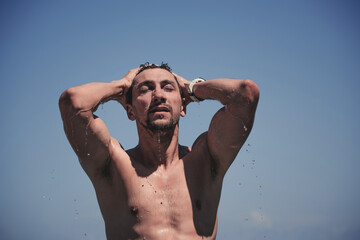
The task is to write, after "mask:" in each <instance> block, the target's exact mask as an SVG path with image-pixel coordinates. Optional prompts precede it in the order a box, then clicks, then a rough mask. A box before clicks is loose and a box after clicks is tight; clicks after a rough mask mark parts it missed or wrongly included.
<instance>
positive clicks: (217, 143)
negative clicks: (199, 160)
mask: <svg viewBox="0 0 360 240" xmlns="http://www.w3.org/2000/svg"><path fill="white" fill-rule="evenodd" d="M251 127H252V120H251V119H249V118H247V117H244V116H242V115H237V116H234V115H233V114H231V112H230V111H228V110H227V109H225V107H224V108H222V109H220V110H219V111H218V112H217V113H216V114H215V116H214V117H213V119H212V120H211V123H210V127H209V132H208V144H209V150H210V152H211V155H212V156H213V158H214V159H215V160H216V161H217V162H218V164H219V166H222V168H223V169H224V170H225V171H226V170H227V168H228V167H229V166H230V164H231V163H232V162H233V160H234V159H235V157H236V155H237V153H238V152H239V150H240V148H241V147H242V145H243V144H244V142H245V141H246V139H247V137H248V136H249V133H250V129H251Z"/></svg>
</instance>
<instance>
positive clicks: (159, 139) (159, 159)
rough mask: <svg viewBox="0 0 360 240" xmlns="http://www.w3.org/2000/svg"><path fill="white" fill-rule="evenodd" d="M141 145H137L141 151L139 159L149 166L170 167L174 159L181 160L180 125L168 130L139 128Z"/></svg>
mask: <svg viewBox="0 0 360 240" xmlns="http://www.w3.org/2000/svg"><path fill="white" fill-rule="evenodd" d="M138 133H139V145H138V146H137V147H136V148H137V150H138V151H139V154H140V156H141V157H140V158H139V161H141V163H142V164H143V165H144V166H146V167H148V168H158V167H160V166H162V167H163V168H165V169H166V168H168V167H169V166H170V165H171V164H172V163H174V161H177V160H179V151H178V150H179V146H178V140H179V139H178V137H179V126H178V125H176V126H175V129H173V130H168V131H154V132H153V131H151V130H148V129H144V128H143V127H140V128H138Z"/></svg>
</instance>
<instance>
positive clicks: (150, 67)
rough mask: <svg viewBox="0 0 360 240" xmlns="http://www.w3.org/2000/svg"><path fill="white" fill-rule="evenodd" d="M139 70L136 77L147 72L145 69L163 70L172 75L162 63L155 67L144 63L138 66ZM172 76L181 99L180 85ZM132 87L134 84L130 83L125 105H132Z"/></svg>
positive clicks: (165, 64) (169, 69)
mask: <svg viewBox="0 0 360 240" xmlns="http://www.w3.org/2000/svg"><path fill="white" fill-rule="evenodd" d="M139 68H140V69H139V71H138V73H137V74H136V76H137V75H139V74H140V73H141V72H143V71H145V70H147V69H154V68H160V69H164V70H166V71H168V72H170V73H172V71H171V68H170V67H169V65H168V64H167V63H163V62H161V65H156V64H153V63H149V62H146V63H144V64H141V65H140V66H139ZM173 76H174V78H175V81H176V83H177V85H178V87H179V90H180V96H181V97H183V92H182V89H181V87H180V84H179V82H178V80H177V77H176V76H175V75H174V74H173ZM133 87H134V82H133V83H132V85H131V87H130V88H129V90H128V91H127V93H126V103H128V104H130V105H131V104H132V90H133Z"/></svg>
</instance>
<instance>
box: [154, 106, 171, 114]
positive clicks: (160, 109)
mask: <svg viewBox="0 0 360 240" xmlns="http://www.w3.org/2000/svg"><path fill="white" fill-rule="evenodd" d="M156 112H170V108H169V107H167V106H164V105H159V106H156V107H153V108H151V109H150V111H149V113H156Z"/></svg>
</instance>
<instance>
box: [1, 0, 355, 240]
mask: <svg viewBox="0 0 360 240" xmlns="http://www.w3.org/2000/svg"><path fill="white" fill-rule="evenodd" d="M359 10H360V9H359V3H358V2H357V1H331V0H330V1H320V0H318V1H317V0H315V1H291V0H289V1H265V0H263V1H257V0H254V1H227V0H225V1H221V2H220V1H144V0H139V1H127V2H126V3H125V1H106V2H105V1H6V0H5V1H1V3H0V31H1V34H0V39H1V44H0V56H1V57H0V80H1V86H2V87H1V88H0V98H1V101H0V109H2V116H1V125H0V130H1V135H0V152H1V156H2V157H1V163H2V167H1V170H0V191H1V197H0V213H1V214H0V236H1V239H8V240H18V239H38V240H41V239H53V240H57V239H59V240H60V239H61V240H63V239H74V240H78V239H105V233H104V224H103V220H102V217H101V214H100V211H99V208H98V206H97V201H96V196H95V193H94V190H93V188H92V185H91V182H90V181H89V180H88V178H87V176H86V175H85V173H84V172H83V171H82V169H81V167H80V165H79V163H78V161H77V158H76V157H75V154H74V153H73V152H72V150H71V148H70V145H69V144H68V142H67V140H66V138H65V134H64V133H63V130H62V122H61V119H60V114H59V111H58V106H57V102H58V98H59V96H60V94H61V92H62V91H64V90H65V89H66V88H69V87H71V86H75V85H79V84H83V83H86V82H91V81H101V82H107V81H111V80H115V79H120V78H121V77H122V76H123V75H124V74H126V73H127V71H128V70H129V69H131V68H134V67H137V66H138V65H139V64H141V63H144V62H147V61H149V62H154V63H161V62H162V61H164V62H168V63H169V65H170V66H171V67H172V68H173V70H174V72H176V73H178V74H180V75H182V76H183V77H185V78H188V79H192V78H195V77H198V76H201V77H204V78H205V79H212V78H220V77H228V78H250V79H252V80H254V81H255V82H256V83H257V84H258V86H259V87H260V91H261V97H260V102H259V105H258V110H257V115H256V120H255V125H254V128H253V131H252V133H251V135H250V137H249V138H248V141H247V142H246V144H245V145H244V147H243V149H242V150H241V151H240V153H239V155H238V156H237V159H236V161H235V162H234V163H233V165H232V166H231V168H230V170H229V172H228V173H227V175H226V177H225V181H224V187H223V191H222V198H221V202H220V206H219V230H218V239H249V240H252V239H276V240H282V239H295V240H297V239H299V240H300V239H327V240H329V239H330V240H333V239H334V240H335V239H349V240H350V239H359V238H360V222H359V220H358V216H359V215H360V206H359V205H360V204H359V203H360V192H359V182H360V175H359V173H358V172H359V168H360V163H359V162H360V161H359V160H360V159H359V155H360V151H359V133H360V129H359V119H360V108H359V103H360V95H359V94H358V92H359V90H360V83H359V76H360V70H359V69H360V68H359V63H360V47H359V42H360V33H359V29H360V17H359V14H358V13H359ZM219 108H220V104H219V103H217V102H215V101H210V102H202V103H200V104H196V103H194V104H191V105H190V106H189V108H188V114H187V116H186V117H185V118H183V119H182V120H181V123H180V124H181V130H180V142H181V143H182V144H186V145H191V144H192V142H193V141H194V139H195V138H196V137H197V136H198V135H199V134H200V133H202V132H203V131H206V129H207V127H208V124H209V121H210V119H211V117H212V115H213V114H214V113H215V112H216V111H217V109H219ZM98 115H99V116H100V117H101V118H102V119H103V120H104V121H105V123H106V124H107V126H108V128H109V130H110V132H111V134H112V136H114V137H115V138H117V139H118V140H119V141H120V142H121V143H122V144H123V145H124V146H125V147H126V148H129V147H132V146H134V145H136V144H137V141H138V139H137V134H136V128H135V125H134V123H133V122H130V121H129V120H127V118H126V116H125V112H124V110H123V109H122V107H121V106H120V105H119V104H117V103H107V104H105V105H103V106H102V107H101V108H100V109H99V110H98Z"/></svg>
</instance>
